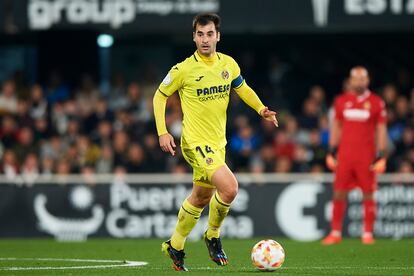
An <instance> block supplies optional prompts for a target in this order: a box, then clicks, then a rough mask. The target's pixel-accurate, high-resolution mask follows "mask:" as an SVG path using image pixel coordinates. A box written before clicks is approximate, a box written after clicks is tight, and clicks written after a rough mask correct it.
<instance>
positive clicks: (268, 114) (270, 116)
mask: <svg viewBox="0 0 414 276" xmlns="http://www.w3.org/2000/svg"><path fill="white" fill-rule="evenodd" d="M260 116H262V117H263V118H264V119H265V120H267V121H271V122H273V124H274V125H275V126H276V127H279V122H278V121H277V119H276V112H275V111H272V110H269V108H268V107H267V106H266V107H265V108H263V109H262V110H260Z"/></svg>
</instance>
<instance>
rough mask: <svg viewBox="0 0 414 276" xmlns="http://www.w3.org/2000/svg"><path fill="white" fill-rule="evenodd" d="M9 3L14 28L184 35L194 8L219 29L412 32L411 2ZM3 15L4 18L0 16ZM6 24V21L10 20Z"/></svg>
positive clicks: (150, 0)
mask: <svg viewBox="0 0 414 276" xmlns="http://www.w3.org/2000/svg"><path fill="white" fill-rule="evenodd" d="M5 2H8V3H9V4H8V9H12V10H13V18H9V19H8V20H11V21H10V22H13V23H14V24H15V25H16V26H17V30H18V31H19V32H30V31H36V30H50V29H79V28H89V29H94V30H100V31H106V32H111V31H118V32H125V33H129V34H134V33H153V32H161V33H171V32H172V33H187V32H188V31H189V30H191V25H190V24H189V22H191V18H192V16H193V15H194V14H196V13H199V12H218V13H219V14H220V15H221V16H222V17H223V18H224V21H223V31H225V32H227V33H240V32H259V33H274V32H308V31H311V32H350V31H355V30H357V31H369V32H372V31H384V30H385V31H391V30H395V29H398V30H402V29H406V30H412V28H413V23H414V16H413V15H414V1H413V0H370V1H362V0H295V1H272V0H260V1H255V2H254V4H253V3H252V1H249V0H237V1H236V0H225V1H224V0H221V1H220V0H207V1H201V0H71V1H67V0H47V1H46V0H24V1H11V0H6V1H5ZM2 18H3V17H2ZM10 22H9V24H11V23H10Z"/></svg>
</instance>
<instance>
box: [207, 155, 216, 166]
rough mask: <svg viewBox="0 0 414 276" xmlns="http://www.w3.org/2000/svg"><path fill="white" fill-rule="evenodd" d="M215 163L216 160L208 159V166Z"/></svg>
mask: <svg viewBox="0 0 414 276" xmlns="http://www.w3.org/2000/svg"><path fill="white" fill-rule="evenodd" d="M213 162H214V160H213V158H211V157H209V158H207V159H206V163H207V165H211V164H213Z"/></svg>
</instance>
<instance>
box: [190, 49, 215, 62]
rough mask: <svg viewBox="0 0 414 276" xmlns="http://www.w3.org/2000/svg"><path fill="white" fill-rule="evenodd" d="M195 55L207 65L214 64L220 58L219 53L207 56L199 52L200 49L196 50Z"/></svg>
mask: <svg viewBox="0 0 414 276" xmlns="http://www.w3.org/2000/svg"><path fill="white" fill-rule="evenodd" d="M194 55H195V56H196V57H197V59H198V60H199V61H202V62H203V63H205V64H206V65H213V64H214V63H216V61H217V60H218V55H217V53H216V54H215V55H213V56H212V57H205V56H202V55H200V54H199V53H198V51H197V50H196V51H195V53H194Z"/></svg>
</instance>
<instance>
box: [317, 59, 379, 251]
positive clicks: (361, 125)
mask: <svg viewBox="0 0 414 276" xmlns="http://www.w3.org/2000/svg"><path fill="white" fill-rule="evenodd" d="M369 82H370V79H369V75H368V71H367V69H366V68H364V67H362V66H356V67H354V68H352V69H351V71H350V76H349V85H350V91H346V92H344V93H343V94H341V95H339V96H337V97H336V99H335V103H334V110H335V115H334V119H333V123H332V126H331V129H330V137H329V147H330V150H329V153H328V154H327V156H326V164H327V166H328V168H330V169H331V170H333V171H334V172H335V180H334V184H333V189H334V193H333V210H332V221H331V232H330V233H329V235H328V236H327V237H326V238H325V239H323V240H322V244H324V245H331V244H337V243H340V242H341V240H342V236H341V232H342V221H343V217H344V212H345V209H346V200H347V195H348V192H349V191H350V190H351V189H353V188H355V187H358V188H360V189H361V191H362V198H363V206H364V226H363V233H362V237H361V241H362V243H363V244H373V243H374V242H375V240H374V237H373V228H374V222H375V214H376V204H375V200H374V192H375V190H376V189H377V181H376V174H378V173H382V172H384V171H385V167H386V159H385V155H384V152H385V148H386V140H387V126H386V111H385V104H384V102H383V100H382V99H381V98H380V97H379V96H377V95H375V94H374V93H373V92H372V91H370V90H369V89H368V86H369Z"/></svg>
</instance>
